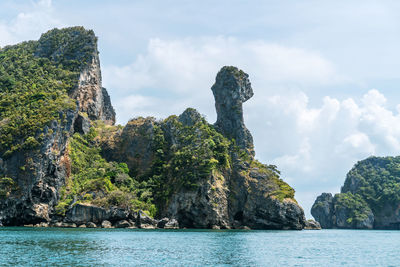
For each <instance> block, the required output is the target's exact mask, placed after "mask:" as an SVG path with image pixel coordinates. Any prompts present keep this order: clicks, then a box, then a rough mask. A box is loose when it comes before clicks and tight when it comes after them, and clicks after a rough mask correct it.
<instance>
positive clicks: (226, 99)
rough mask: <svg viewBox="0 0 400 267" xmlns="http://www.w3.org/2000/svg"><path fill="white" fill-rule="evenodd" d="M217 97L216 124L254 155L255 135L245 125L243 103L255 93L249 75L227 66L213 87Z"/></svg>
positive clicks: (221, 71)
mask: <svg viewBox="0 0 400 267" xmlns="http://www.w3.org/2000/svg"><path fill="white" fill-rule="evenodd" d="M211 90H212V91H213V94H214V98H215V108H216V110H217V122H216V123H215V125H216V126H217V127H218V128H219V130H220V131H221V132H222V133H223V134H224V135H225V136H227V137H229V138H234V139H235V140H236V144H237V145H238V146H239V147H240V148H242V149H246V150H248V151H249V152H250V153H251V154H252V155H254V146H253V137H252V136H251V133H250V131H249V130H248V129H247V128H246V126H245V125H244V120H243V108H242V104H243V103H244V102H246V101H247V100H248V99H250V98H251V97H252V96H253V95H254V93H253V89H252V88H251V83H250V81H249V75H248V74H246V73H245V72H244V71H242V70H239V69H238V68H236V67H232V66H225V67H223V68H222V69H221V70H220V71H219V72H218V74H217V77H216V79H215V83H214V85H213V86H212V87H211Z"/></svg>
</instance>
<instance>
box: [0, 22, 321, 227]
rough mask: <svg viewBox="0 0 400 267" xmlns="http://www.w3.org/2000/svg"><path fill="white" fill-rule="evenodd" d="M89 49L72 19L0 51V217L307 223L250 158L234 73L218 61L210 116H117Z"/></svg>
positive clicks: (146, 223)
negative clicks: (211, 119) (213, 117)
mask: <svg viewBox="0 0 400 267" xmlns="http://www.w3.org/2000/svg"><path fill="white" fill-rule="evenodd" d="M98 53H99V52H98V50H97V37H96V36H95V34H94V32H93V31H91V30H85V29H84V28H83V27H72V28H65V29H53V30H51V31H49V32H47V33H45V34H43V35H42V36H41V38H40V39H39V40H38V41H28V42H23V43H20V44H17V45H13V46H7V47H4V48H2V49H1V50H0V63H1V64H0V224H2V225H4V226H13V225H25V226H26V225H27V226H42V227H48V226H59V227H103V228H111V227H117V228H169V229H171V228H209V229H296V230H301V229H303V228H318V224H317V223H315V222H308V221H306V220H305V216H304V212H303V209H302V208H301V207H300V206H299V205H298V204H297V202H296V200H295V199H294V193H295V192H294V190H293V188H292V187H290V186H289V185H288V184H287V183H286V182H284V181H283V180H282V179H281V178H280V172H279V171H278V169H277V168H276V166H274V165H266V164H262V163H260V162H259V161H257V160H256V159H255V158H254V155H255V152H254V146H253V139H252V135H251V133H250V132H249V131H248V130H247V128H246V127H245V124H244V120H243V109H242V104H243V103H244V102H245V101H246V100H248V99H249V98H250V97H252V96H253V90H252V87H251V84H250V81H249V78H248V75H247V74H246V73H245V72H243V71H242V70H240V69H238V68H236V67H232V66H225V67H223V68H222V69H221V70H220V71H219V72H218V74H217V76H216V80H215V84H214V85H213V86H212V87H211V89H212V92H213V94H214V97H215V106H216V111H217V117H218V119H217V122H216V123H215V124H209V123H208V122H207V121H206V120H205V118H203V117H202V116H201V115H200V114H199V113H198V112H197V111H196V110H195V109H192V108H188V109H186V110H185V111H184V112H183V113H182V114H181V115H179V116H175V115H172V116H170V117H168V118H166V119H163V120H160V119H155V118H152V117H148V118H143V117H137V118H134V119H132V120H130V121H129V122H128V123H127V124H126V125H125V126H120V125H115V121H116V120H115V111H114V108H113V107H112V104H111V99H110V96H109V95H108V93H107V90H106V89H105V88H103V87H102V81H101V70H100V62H99V56H98ZM132 115H133V116H134V115H135V114H132ZM260 119H262V118H260Z"/></svg>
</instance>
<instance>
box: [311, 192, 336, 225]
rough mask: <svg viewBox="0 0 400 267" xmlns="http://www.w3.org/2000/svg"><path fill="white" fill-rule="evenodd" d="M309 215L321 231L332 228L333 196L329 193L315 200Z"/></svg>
mask: <svg viewBox="0 0 400 267" xmlns="http://www.w3.org/2000/svg"><path fill="white" fill-rule="evenodd" d="M311 215H312V216H313V217H314V218H315V220H316V221H317V222H319V223H320V225H321V227H322V228H323V229H329V228H332V227H333V226H334V218H333V215H334V208H333V196H332V194H331V193H322V194H321V195H320V196H318V197H317V199H316V200H315V202H314V204H313V206H312V208H311Z"/></svg>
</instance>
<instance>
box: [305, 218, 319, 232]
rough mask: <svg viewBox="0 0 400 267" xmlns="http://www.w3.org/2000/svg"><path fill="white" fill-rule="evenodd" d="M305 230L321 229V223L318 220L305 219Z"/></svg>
mask: <svg viewBox="0 0 400 267" xmlns="http://www.w3.org/2000/svg"><path fill="white" fill-rule="evenodd" d="M304 229H305V230H321V225H320V224H319V222H316V221H314V220H307V221H306V226H305V227H304Z"/></svg>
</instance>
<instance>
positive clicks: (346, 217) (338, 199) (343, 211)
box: [311, 193, 374, 229]
mask: <svg viewBox="0 0 400 267" xmlns="http://www.w3.org/2000/svg"><path fill="white" fill-rule="evenodd" d="M353 201H354V198H353V196H352V195H345V194H343V195H341V194H336V195H335V196H334V197H332V194H330V193H322V194H321V195H320V196H318V197H317V199H316V201H315V202H314V204H313V206H312V208H311V214H312V216H313V217H314V218H315V219H316V220H317V222H319V223H320V225H321V227H322V228H323V229H331V228H340V229H352V228H354V229H372V228H373V227H374V214H373V213H372V210H371V209H370V208H368V207H367V206H366V205H365V204H364V205H363V206H361V204H357V206H356V207H355V206H354V205H353V203H354V202H353ZM361 203H362V202H361Z"/></svg>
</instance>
